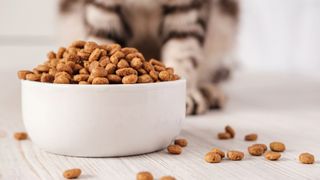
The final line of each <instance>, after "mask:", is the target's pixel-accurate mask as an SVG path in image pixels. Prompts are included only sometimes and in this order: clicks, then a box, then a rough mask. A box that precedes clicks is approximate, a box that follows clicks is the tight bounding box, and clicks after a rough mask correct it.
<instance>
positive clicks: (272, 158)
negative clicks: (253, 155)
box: [264, 151, 281, 161]
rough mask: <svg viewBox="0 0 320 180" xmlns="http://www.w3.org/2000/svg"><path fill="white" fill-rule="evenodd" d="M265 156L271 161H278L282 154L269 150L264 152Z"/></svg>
mask: <svg viewBox="0 0 320 180" xmlns="http://www.w3.org/2000/svg"><path fill="white" fill-rule="evenodd" d="M264 157H265V158H266V159H268V160H270V161H277V160H278V159H279V158H280V157H281V154H280V153H278V152H273V151H268V152H266V153H265V154H264Z"/></svg>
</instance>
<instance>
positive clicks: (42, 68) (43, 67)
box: [36, 64, 50, 72]
mask: <svg viewBox="0 0 320 180" xmlns="http://www.w3.org/2000/svg"><path fill="white" fill-rule="evenodd" d="M49 69H50V68H49V66H47V65H44V64H41V65H38V66H37V67H36V70H38V71H39V72H48V71H49Z"/></svg>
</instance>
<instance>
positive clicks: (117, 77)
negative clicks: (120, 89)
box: [107, 74, 122, 84]
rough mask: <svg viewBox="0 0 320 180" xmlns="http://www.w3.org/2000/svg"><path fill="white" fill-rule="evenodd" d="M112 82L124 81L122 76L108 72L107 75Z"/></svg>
mask: <svg viewBox="0 0 320 180" xmlns="http://www.w3.org/2000/svg"><path fill="white" fill-rule="evenodd" d="M107 78H108V80H109V82H110V83H113V84H119V83H121V81H122V78H121V77H120V76H118V75H116V74H108V76H107Z"/></svg>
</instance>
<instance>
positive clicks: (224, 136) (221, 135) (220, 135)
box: [218, 132, 231, 140]
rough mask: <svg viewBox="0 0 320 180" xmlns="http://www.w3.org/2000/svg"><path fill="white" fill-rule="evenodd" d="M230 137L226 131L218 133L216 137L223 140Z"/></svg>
mask: <svg viewBox="0 0 320 180" xmlns="http://www.w3.org/2000/svg"><path fill="white" fill-rule="evenodd" d="M230 138H231V135H230V134H229V133H226V132H220V133H218V139H221V140H225V139H230Z"/></svg>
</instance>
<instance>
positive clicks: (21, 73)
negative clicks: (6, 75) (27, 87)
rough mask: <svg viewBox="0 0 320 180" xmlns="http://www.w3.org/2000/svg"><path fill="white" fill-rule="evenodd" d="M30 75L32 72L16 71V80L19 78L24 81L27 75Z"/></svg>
mask: <svg viewBox="0 0 320 180" xmlns="http://www.w3.org/2000/svg"><path fill="white" fill-rule="evenodd" d="M30 73H32V72H31V71H28V70H21V71H18V78H19V79H23V80H26V76H27V74H30Z"/></svg>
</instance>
